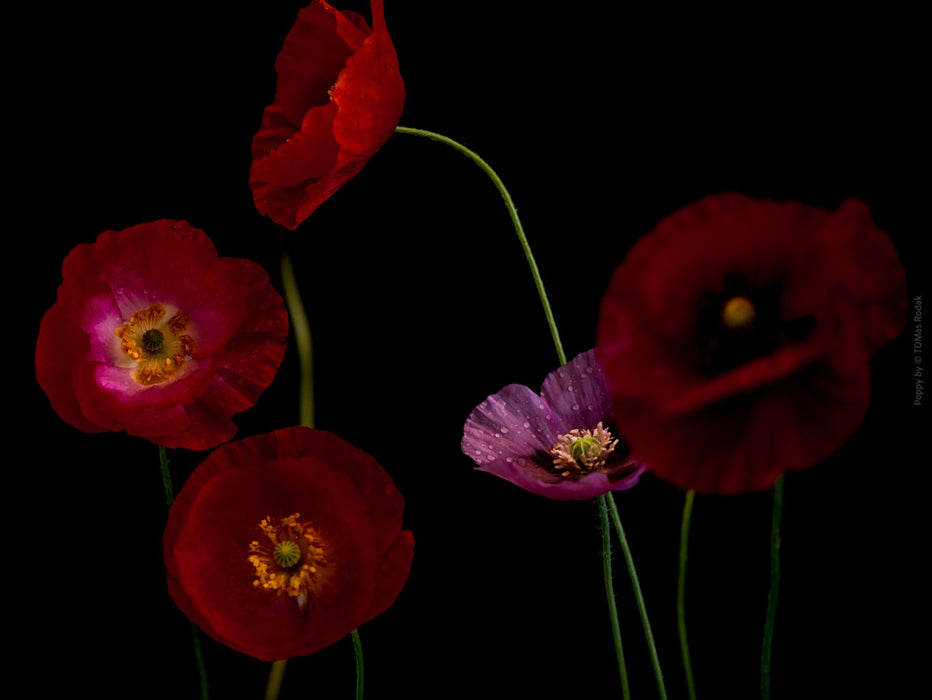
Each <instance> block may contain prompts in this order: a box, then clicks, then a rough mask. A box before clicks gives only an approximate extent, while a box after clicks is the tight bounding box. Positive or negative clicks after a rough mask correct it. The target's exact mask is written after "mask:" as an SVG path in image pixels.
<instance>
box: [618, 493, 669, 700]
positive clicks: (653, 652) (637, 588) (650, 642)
mask: <svg viewBox="0 0 932 700" xmlns="http://www.w3.org/2000/svg"><path fill="white" fill-rule="evenodd" d="M605 497H606V499H607V500H608V505H609V508H611V511H612V519H613V520H614V521H615V532H616V533H617V534H618V541H619V542H620V543H621V551H622V552H624V555H625V563H627V565H628V574H629V575H630V576H631V585H632V587H633V588H634V597H635V600H637V605H638V612H639V613H640V614H641V624H642V625H643V626H644V635H645V637H647V648H648V649H649V650H650V660H651V664H652V665H653V667H654V677H655V678H656V679H657V692H659V693H660V698H661V700H667V689H666V687H665V686H664V684H663V672H662V671H661V670H660V659H659V658H658V656H657V647H656V645H655V644H654V633H653V632H651V628H650V622H649V621H648V619H647V606H645V605H644V595H643V593H641V584H640V583H639V582H638V575H637V571H635V569H634V557H632V556H631V548H630V547H629V546H628V538H627V537H625V530H624V528H623V527H622V526H621V517H620V516H619V515H618V508H617V507H616V506H615V499H614V498H613V497H612V493H611V491H609V492H608V493H607V494H606V496H605Z"/></svg>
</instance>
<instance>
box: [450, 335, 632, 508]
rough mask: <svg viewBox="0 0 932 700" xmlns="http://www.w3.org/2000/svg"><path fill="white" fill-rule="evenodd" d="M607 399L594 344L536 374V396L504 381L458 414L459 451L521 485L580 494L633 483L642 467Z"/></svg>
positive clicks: (557, 494) (555, 494)
mask: <svg viewBox="0 0 932 700" xmlns="http://www.w3.org/2000/svg"><path fill="white" fill-rule="evenodd" d="M612 427H613V426H612V401H611V395H610V394H609V391H608V384H607V382H606V379H605V374H604V372H603V371H602V368H601V366H600V365H599V364H598V362H597V360H596V358H595V351H594V350H589V351H588V352H584V353H582V354H581V355H577V356H576V357H574V358H573V359H572V360H570V361H569V362H568V363H566V364H565V365H564V366H563V367H561V368H560V369H558V370H556V371H555V372H551V373H550V374H548V375H547V378H546V379H545V380H544V385H543V387H542V388H541V392H540V396H538V395H537V394H535V393H534V392H533V391H531V389H529V388H528V387H526V386H523V385H521V384H509V385H508V386H506V387H505V388H504V389H502V390H501V391H500V392H498V393H497V394H494V395H492V396H490V397H489V398H487V399H486V400H485V401H483V402H482V403H481V404H479V405H478V406H477V407H476V408H475V409H474V410H473V412H472V413H471V414H469V418H468V419H467V420H466V426H465V428H464V430H463V442H462V449H463V453H464V454H466V455H468V456H469V457H471V458H472V459H473V461H475V462H476V464H478V465H479V466H478V467H476V468H477V469H479V470H481V471H485V472H490V473H492V474H495V475H496V476H500V477H501V478H503V479H507V480H508V481H510V482H511V483H513V484H517V485H518V486H520V487H521V488H523V489H525V490H526V491H530V492H531V493H536V494H537V495H539V496H546V497H547V498H552V499H554V500H560V501H564V500H586V499H589V498H595V497H596V496H601V495H603V494H605V493H607V492H609V491H624V490H626V489H630V488H632V487H633V486H634V485H635V484H637V481H638V478H639V477H640V475H641V473H642V472H644V470H645V469H647V466H646V465H645V464H643V463H642V462H641V461H640V460H638V459H637V458H636V457H634V456H632V455H631V452H630V450H629V449H628V448H627V446H626V445H625V444H624V443H623V442H622V441H621V440H620V439H619V436H618V434H617V433H615V434H613V433H612Z"/></svg>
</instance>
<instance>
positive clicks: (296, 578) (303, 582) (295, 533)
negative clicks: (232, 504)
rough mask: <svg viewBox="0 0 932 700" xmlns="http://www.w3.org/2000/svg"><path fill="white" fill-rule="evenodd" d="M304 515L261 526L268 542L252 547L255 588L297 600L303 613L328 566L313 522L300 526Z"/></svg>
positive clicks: (271, 521)
mask: <svg viewBox="0 0 932 700" xmlns="http://www.w3.org/2000/svg"><path fill="white" fill-rule="evenodd" d="M300 517H301V514H300V513H295V514H293V515H289V516H287V517H284V518H280V519H279V521H278V523H277V524H276V523H275V522H274V521H273V519H272V517H271V516H269V517H266V518H264V519H263V520H261V521H260V522H259V525H258V527H259V529H260V530H261V531H262V533H263V535H264V536H265V540H266V541H267V542H260V541H259V540H253V541H252V542H250V543H249V551H250V555H249V558H248V559H249V563H250V564H252V565H253V567H255V570H256V579H255V580H254V581H253V582H252V585H253V586H255V587H256V588H263V589H265V590H267V591H272V592H274V593H276V594H278V595H284V594H287V595H288V596H289V597H290V598H296V599H297V603H298V605H299V607H301V608H302V609H303V607H304V603H305V602H306V601H307V594H308V589H309V588H311V587H312V586H313V585H314V584H315V583H316V582H317V580H318V578H319V575H320V569H321V568H324V567H326V566H327V558H326V556H325V555H324V547H323V544H322V542H321V540H320V537H319V536H318V535H317V533H316V532H315V531H314V528H313V527H312V526H311V524H310V523H309V522H300V521H299V518H300Z"/></svg>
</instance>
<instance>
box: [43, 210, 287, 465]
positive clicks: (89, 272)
mask: <svg viewBox="0 0 932 700" xmlns="http://www.w3.org/2000/svg"><path fill="white" fill-rule="evenodd" d="M287 335H288V315H287V312H286V310H285V306H284V303H283V302H282V298H281V296H279V294H278V292H276V291H275V289H274V288H273V287H272V285H271V284H270V283H269V277H268V275H267V274H266V272H265V271H264V270H263V269H262V268H261V267H260V266H259V265H257V264H256V263H254V262H252V261H250V260H240V259H235V258H220V257H218V256H217V251H216V249H215V248H214V246H213V244H212V243H211V242H210V239H208V237H207V235H206V234H205V233H204V232H203V231H201V230H199V229H196V228H194V227H193V226H191V225H190V224H188V223H187V222H185V221H171V220H165V219H163V220H160V221H156V222H153V223H148V224H140V225H138V226H133V227H131V228H128V229H126V230H124V231H107V232H106V233H103V234H101V235H100V236H99V237H98V239H97V241H96V242H95V243H93V244H82V245H79V246H77V247H76V248H74V249H73V250H72V251H71V252H70V253H69V254H68V256H67V257H66V258H65V261H64V263H63V265H62V284H61V286H60V287H59V288H58V298H57V301H56V302H55V304H54V306H52V308H51V309H49V310H48V311H47V312H46V314H45V316H44V317H43V319H42V323H41V325H40V328H39V339H38V343H37V345H36V377H37V379H38V381H39V384H40V385H41V386H42V388H43V390H44V391H45V393H46V394H47V395H48V397H49V400H50V401H51V403H52V407H53V408H54V409H55V411H56V412H57V413H58V414H59V415H60V416H61V417H62V418H63V419H64V420H65V421H67V422H68V423H70V424H71V425H73V426H75V427H76V428H78V429H80V430H83V431H85V432H91V433H94V432H103V431H107V430H113V431H122V430H125V431H126V432H127V433H129V434H130V435H136V436H140V437H143V438H146V439H147V440H150V441H152V442H154V443H156V444H159V445H163V446H165V447H184V448H188V449H193V450H206V449H210V448H211V447H214V446H216V445H218V444H220V443H221V442H224V441H226V440H229V439H230V438H232V437H233V435H234V434H235V433H236V426H235V425H234V423H233V421H232V416H233V414H235V413H239V412H241V411H244V410H246V409H247V408H250V407H251V406H252V405H253V404H255V402H256V400H257V399H258V398H259V396H260V394H261V393H262V392H263V391H264V390H265V389H266V388H267V387H268V386H269V384H270V383H271V382H272V379H274V377H275V373H276V372H277V371H278V367H279V365H280V364H281V361H282V357H283V356H284V352H285V345H286V339H287Z"/></svg>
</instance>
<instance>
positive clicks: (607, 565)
mask: <svg viewBox="0 0 932 700" xmlns="http://www.w3.org/2000/svg"><path fill="white" fill-rule="evenodd" d="M395 131H396V132H397V133H399V134H411V135H414V136H421V137H423V138H427V139H431V140H433V141H439V142H440V143H444V144H446V145H447V146H450V147H451V148H453V149H454V150H456V151H459V152H460V153H462V154H463V155H464V156H466V157H467V158H469V159H470V160H471V161H472V162H473V163H475V164H476V165H477V166H479V168H480V169H481V170H482V171H483V172H484V173H485V174H486V175H487V176H488V177H489V179H491V180H492V182H493V184H494V185H495V187H496V189H498V192H499V194H500V195H501V197H502V199H503V200H504V202H505V206H506V207H507V208H508V214H509V215H510V216H511V222H512V224H513V225H514V228H515V233H516V234H517V236H518V241H519V242H520V243H521V249H522V250H523V251H524V257H525V258H527V262H528V266H529V267H530V268H531V276H532V277H533V278H534V285H535V286H536V287H537V294H538V296H540V302H541V305H542V306H543V309H544V316H545V317H546V318H547V325H548V327H549V328H550V335H551V337H552V338H553V345H554V348H556V351H557V357H558V358H559V360H560V364H561V365H565V364H566V353H565V352H564V351H563V344H562V343H561V342H560V332H559V331H558V330H557V323H556V320H555V319H554V317H553V310H552V309H551V308H550V301H549V300H548V299H547V292H546V290H545V289H544V281H543V280H542V279H541V276H540V270H539V269H538V267H537V262H536V261H535V260H534V254H533V253H532V252H531V246H530V244H529V243H528V240H527V236H526V235H525V234H524V227H523V226H522V225H521V220H520V219H519V218H518V210H517V208H516V207H515V204H514V201H513V200H512V199H511V195H510V194H509V192H508V190H507V188H506V187H505V184H504V183H503V182H502V179H501V178H500V177H499V176H498V174H497V173H496V172H495V171H494V170H492V168H491V166H490V165H489V164H488V163H486V162H485V160H483V159H482V158H481V157H480V156H479V155H478V154H477V153H475V152H474V151H471V150H470V149H468V148H466V147H465V146H463V145H462V144H461V143H458V142H456V141H454V140H453V139H451V138H449V137H447V136H443V135H442V134H437V133H435V132H433V131H426V130H425V129H412V128H409V127H405V126H399V127H396V128H395ZM599 509H600V512H601V514H602V543H603V568H604V570H605V589H606V593H607V596H608V609H609V616H610V617H611V623H612V633H613V637H614V641H615V651H616V655H617V657H618V672H619V674H620V676H621V686H622V690H623V691H624V697H625V699H626V700H627V699H628V698H629V697H630V693H629V690H628V674H627V671H626V670H625V659H624V653H623V651H622V648H621V628H620V626H619V624H618V608H617V606H616V604H615V595H614V592H613V589H614V586H613V584H612V579H611V571H612V564H611V558H610V548H611V531H610V529H609V528H610V526H609V523H608V512H607V508H606V505H605V497H604V496H600V497H599ZM629 570H631V571H633V564H629ZM660 682H661V684H662V681H660Z"/></svg>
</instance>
